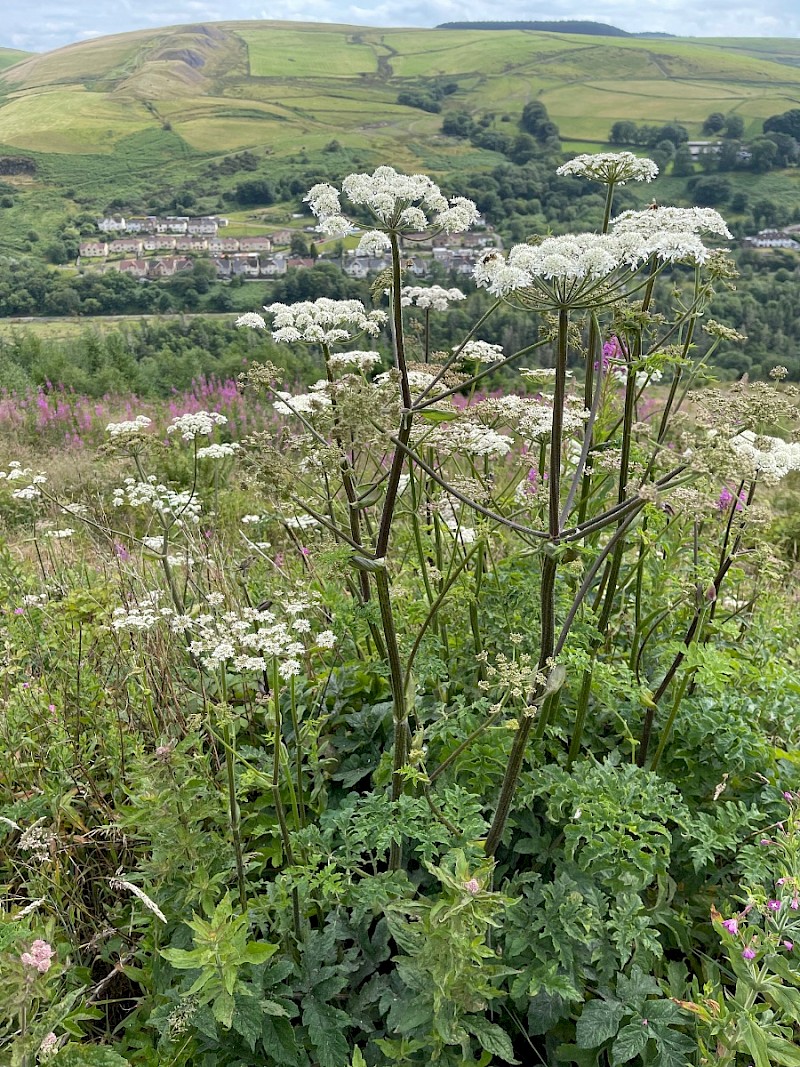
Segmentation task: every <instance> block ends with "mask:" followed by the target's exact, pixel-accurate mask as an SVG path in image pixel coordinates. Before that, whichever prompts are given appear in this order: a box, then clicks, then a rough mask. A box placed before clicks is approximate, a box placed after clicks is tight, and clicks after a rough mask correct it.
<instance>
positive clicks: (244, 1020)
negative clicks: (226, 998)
mask: <svg viewBox="0 0 800 1067" xmlns="http://www.w3.org/2000/svg"><path fill="white" fill-rule="evenodd" d="M235 999H236V1007H235V1009H234V1012H233V1018H232V1019H231V1029H232V1030H234V1031H235V1032H236V1033H237V1034H241V1036H242V1037H243V1038H244V1040H245V1041H246V1042H247V1045H248V1047H249V1048H250V1051H251V1052H255V1050H256V1042H257V1041H258V1040H259V1039H260V1037H261V1022H262V1019H263V1012H262V1010H261V1004H260V1003H259V1001H258V1000H257V999H256V998H255V997H251V996H242V995H241V994H240V995H239V996H237V997H236V998H235Z"/></svg>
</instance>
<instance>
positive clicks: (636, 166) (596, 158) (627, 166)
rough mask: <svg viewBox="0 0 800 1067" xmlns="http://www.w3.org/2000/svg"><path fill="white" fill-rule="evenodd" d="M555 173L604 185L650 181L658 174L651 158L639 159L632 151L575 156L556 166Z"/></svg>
mask: <svg viewBox="0 0 800 1067" xmlns="http://www.w3.org/2000/svg"><path fill="white" fill-rule="evenodd" d="M556 174H562V175H568V174H570V175H571V174H574V175H576V176H579V177H581V178H590V179H591V180H592V181H595V182H602V183H603V184H604V185H624V184H625V183H626V182H631V181H633V182H651V181H652V180H653V179H654V178H656V177H657V176H658V167H657V166H656V164H655V163H654V162H653V160H652V159H640V158H639V157H638V156H635V155H634V154H633V152H596V153H594V154H584V155H580V156H575V158H574V159H571V160H569V162H568V163H564V164H563V165H562V166H560V167H559V168H558V170H557V171H556Z"/></svg>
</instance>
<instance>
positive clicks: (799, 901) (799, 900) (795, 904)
mask: <svg viewBox="0 0 800 1067" xmlns="http://www.w3.org/2000/svg"><path fill="white" fill-rule="evenodd" d="M789 907H790V908H791V909H792V911H797V909H798V908H800V897H798V896H797V894H795V895H794V896H793V897H792V902H791V904H790V905H789Z"/></svg>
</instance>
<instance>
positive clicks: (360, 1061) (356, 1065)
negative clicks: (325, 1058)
mask: <svg viewBox="0 0 800 1067" xmlns="http://www.w3.org/2000/svg"><path fill="white" fill-rule="evenodd" d="M350 1067H367V1061H366V1060H365V1059H364V1054H363V1052H362V1051H361V1049H360V1048H359V1047H358V1045H356V1047H355V1048H354V1049H353V1059H352V1060H351V1061H350Z"/></svg>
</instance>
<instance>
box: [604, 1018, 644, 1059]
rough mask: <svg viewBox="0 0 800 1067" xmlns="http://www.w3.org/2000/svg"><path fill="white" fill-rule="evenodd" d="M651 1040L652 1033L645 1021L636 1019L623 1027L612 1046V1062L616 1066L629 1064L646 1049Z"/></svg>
mask: <svg viewBox="0 0 800 1067" xmlns="http://www.w3.org/2000/svg"><path fill="white" fill-rule="evenodd" d="M649 1038H650V1032H649V1030H648V1029H647V1026H646V1025H645V1022H644V1019H635V1020H634V1021H633V1022H632V1023H628V1025H627V1026H623V1027H622V1029H621V1030H620V1032H619V1033H618V1034H617V1036H616V1038H615V1039H614V1044H613V1045H612V1046H611V1061H612V1063H614V1064H617V1063H627V1062H628V1060H632V1059H633V1057H634V1056H638V1054H639V1053H640V1052H641V1051H642V1050H643V1049H644V1047H645V1045H646V1044H647V1042H648V1040H649Z"/></svg>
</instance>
